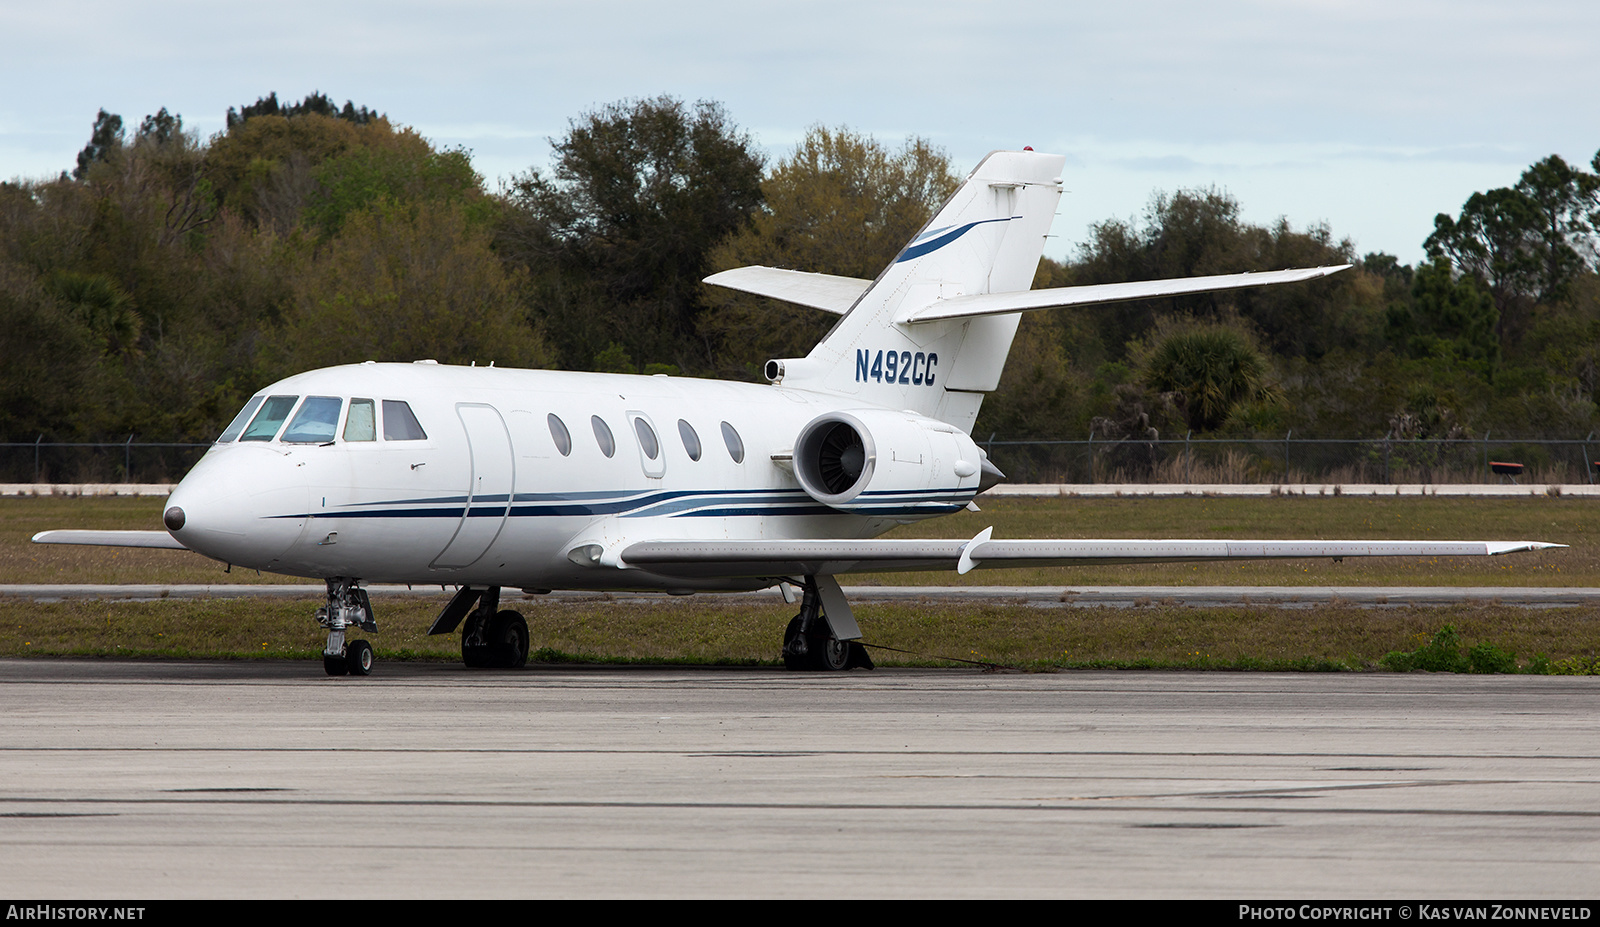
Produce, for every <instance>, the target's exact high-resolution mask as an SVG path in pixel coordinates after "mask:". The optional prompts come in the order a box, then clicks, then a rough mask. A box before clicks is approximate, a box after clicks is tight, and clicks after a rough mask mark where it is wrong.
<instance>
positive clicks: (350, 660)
mask: <svg viewBox="0 0 1600 927" xmlns="http://www.w3.org/2000/svg"><path fill="white" fill-rule="evenodd" d="M344 661H345V666H346V667H347V668H348V670H349V672H350V675H352V676H371V675H372V662H373V657H372V645H371V644H369V643H367V642H366V641H351V642H350V645H349V646H348V647H346V648H345V649H344Z"/></svg>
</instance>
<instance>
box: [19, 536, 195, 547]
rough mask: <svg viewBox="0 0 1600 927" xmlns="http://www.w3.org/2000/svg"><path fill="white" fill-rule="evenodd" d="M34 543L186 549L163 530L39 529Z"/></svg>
mask: <svg viewBox="0 0 1600 927" xmlns="http://www.w3.org/2000/svg"><path fill="white" fill-rule="evenodd" d="M33 543H35V544H87V545H89V546H92V547H160V548H165V549H166V550H188V549H189V548H187V547H184V546H183V545H182V544H179V543H178V541H177V539H176V538H174V537H173V536H172V535H170V534H168V533H166V532H165V531H41V532H39V533H38V534H36V535H34V536H33Z"/></svg>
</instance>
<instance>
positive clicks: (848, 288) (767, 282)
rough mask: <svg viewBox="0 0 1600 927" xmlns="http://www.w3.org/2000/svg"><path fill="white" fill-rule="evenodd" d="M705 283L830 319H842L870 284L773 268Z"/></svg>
mask: <svg viewBox="0 0 1600 927" xmlns="http://www.w3.org/2000/svg"><path fill="white" fill-rule="evenodd" d="M705 282H706V283H714V284H716V285H717V286H725V287H727V288H729V289H731V290H739V291H741V292H745V293H754V294H755V295H757V296H770V297H772V298H773V299H781V300H783V301H784V302H790V303H798V304H800V305H802V306H810V307H811V308H813V309H821V310H823V311H825V312H831V313H833V314H834V315H844V314H845V313H846V312H849V311H850V307H851V306H854V305H855V304H856V300H858V299H860V298H861V294H862V293H865V292H866V291H867V287H869V286H872V281H871V280H861V279H859V278H857V277H836V276H834V275H832V274H808V273H806V272H804V271H799V270H782V269H780V268H777V267H760V266H754V267H735V268H734V269H733V270H725V271H723V272H722V273H720V274H712V275H711V276H709V277H707V278H706V279H705Z"/></svg>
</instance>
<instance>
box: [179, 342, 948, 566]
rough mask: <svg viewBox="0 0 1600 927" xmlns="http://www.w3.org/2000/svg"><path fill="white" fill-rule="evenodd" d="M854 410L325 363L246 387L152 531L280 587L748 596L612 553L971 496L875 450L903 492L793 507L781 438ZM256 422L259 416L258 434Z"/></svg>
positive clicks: (722, 390) (642, 383)
mask: <svg viewBox="0 0 1600 927" xmlns="http://www.w3.org/2000/svg"><path fill="white" fill-rule="evenodd" d="M401 405H403V406H404V409H401V408H400V406H401ZM860 408H862V406H861V403H860V402H855V401H851V400H849V399H848V398H847V397H839V396H832V395H827V394H823V393H815V392H809V391H806V390H797V389H787V388H783V387H779V386H768V385H757V384H746V383H733V382H724V381H713V380H699V379H691V378H682V377H665V376H655V377H645V376H626V375H616V374H592V373H568V372H559V371H543V370H516V369H504V368H501V369H496V368H491V367H457V366H445V365H438V364H432V363H426V362H424V363H416V364H374V363H367V364H356V365H350V366H343V367H333V368H328V369H323V370H316V371H311V372H309V373H304V374H300V375H297V376H293V377H290V378H288V379H285V380H282V381H280V382H278V383H275V384H273V385H271V386H269V387H267V388H266V389H264V390H262V391H261V392H260V393H258V394H257V397H256V398H255V399H253V400H252V403H251V406H250V407H247V408H246V410H245V412H244V413H241V416H240V421H236V423H235V425H234V426H230V432H231V434H225V435H224V436H223V438H222V439H220V440H219V441H218V443H217V444H216V445H214V446H213V447H212V448H211V449H210V450H209V451H208V452H207V453H206V455H205V456H204V457H203V458H202V459H201V461H200V462H199V463H198V464H197V465H196V466H195V468H194V469H193V470H192V471H191V472H190V473H189V475H188V476H187V477H185V478H184V480H183V482H182V483H181V484H180V485H179V486H178V487H177V489H176V490H175V491H174V492H173V494H172V496H171V499H170V500H169V507H170V508H169V512H170V511H171V508H176V509H179V510H181V512H182V517H181V522H182V523H181V526H180V527H177V528H173V522H172V521H171V520H170V519H169V522H168V527H169V530H171V531H172V534H173V536H174V537H176V538H177V539H178V540H179V541H181V542H182V543H183V544H185V545H186V546H188V547H190V548H191V549H193V550H196V551H199V552H200V553H203V554H205V555H207V556H209V557H213V558H215V559H217V560H221V561H225V562H228V563H232V564H237V565H241V566H245V567H252V568H255V569H260V570H266V571H271V572H275V573H284V574H289V575H298V576H309V577H319V578H326V577H336V576H337V577H355V578H359V579H362V580H367V581H374V582H402V583H417V584H429V583H449V584H468V583H470V584H483V585H500V586H520V587H523V588H529V589H553V588H569V589H571V588H580V589H581V588H608V589H609V588H615V589H626V588H674V589H676V588H682V589H684V590H685V591H688V590H690V589H696V588H700V589H709V588H750V587H752V586H755V587H759V586H762V585H767V584H769V583H770V582H771V581H772V580H770V579H764V580H763V579H758V580H752V579H748V578H729V579H725V580H724V579H715V578H713V579H706V580H694V581H686V580H684V579H682V578H677V579H670V580H668V579H664V578H662V577H656V576H653V575H651V574H649V573H647V572H644V571H640V570H630V569H617V568H616V567H619V566H625V565H624V564H619V563H617V562H615V559H614V557H615V552H616V551H619V550H621V549H622V547H623V546H624V545H625V544H626V543H629V542H633V541H639V540H646V539H651V540H662V539H699V540H719V539H730V540H734V539H788V538H865V537H873V536H876V535H878V534H881V533H883V532H884V531H886V530H888V529H889V528H891V527H893V526H894V525H896V524H901V523H907V522H910V521H914V520H917V519H921V518H927V517H931V516H934V515H939V514H945V513H948V512H952V511H955V510H957V509H959V508H960V507H962V506H963V505H965V504H966V503H967V502H968V501H970V500H971V498H972V496H973V495H974V494H975V493H976V491H977V485H976V479H975V478H969V479H956V478H954V477H953V476H951V475H950V473H949V466H948V464H950V463H952V462H953V461H946V462H945V465H942V466H930V465H931V464H934V463H935V462H934V461H930V460H925V459H918V460H915V461H899V460H897V459H896V456H897V455H896V454H894V453H893V452H891V451H888V450H885V452H884V453H883V454H882V455H881V456H883V457H884V459H882V460H880V461H878V463H877V466H878V467H879V468H880V471H882V472H885V473H888V474H889V476H888V477H886V478H887V479H893V480H894V481H895V485H896V486H897V487H900V488H898V489H897V491H895V492H893V493H884V494H883V503H882V504H881V505H877V506H875V507H873V508H872V510H871V511H870V512H869V513H866V514H863V513H861V511H859V510H858V511H853V512H845V511H840V510H838V509H836V508H832V507H830V506H828V505H824V504H822V503H820V502H818V501H816V500H815V499H813V498H812V497H811V496H810V495H808V493H807V492H806V490H805V489H804V488H802V486H801V483H800V482H799V481H798V480H797V479H796V477H795V475H794V473H793V470H792V466H791V465H790V464H789V455H790V454H792V451H793V448H794V446H795V438H796V435H797V433H798V432H799V431H800V430H801V428H802V427H803V426H805V425H806V424H807V423H808V422H810V421H811V420H813V419H814V418H816V417H817V416H818V415H821V414H823V413H828V412H835V411H838V410H844V409H860ZM271 410H276V411H271ZM269 413H270V414H269ZM273 415H275V416H276V417H277V422H276V424H274V423H272V422H266V423H265V424H257V423H258V422H262V421H264V419H263V417H264V416H265V417H267V418H270V417H271V416H273ZM408 416H409V417H410V418H412V419H414V421H413V422H409V423H408V422H406V421H404V420H403V419H405V418H407V417H408ZM963 438H964V436H963ZM896 467H899V468H901V470H902V471H903V472H896V471H895V470H894V469H893V468H896ZM580 551H581V552H583V553H579V552H580ZM606 567H610V568H606Z"/></svg>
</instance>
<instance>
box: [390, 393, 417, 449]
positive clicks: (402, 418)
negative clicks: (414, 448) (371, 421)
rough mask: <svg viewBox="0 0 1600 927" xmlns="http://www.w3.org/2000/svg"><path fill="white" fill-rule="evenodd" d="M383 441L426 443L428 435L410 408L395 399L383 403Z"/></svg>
mask: <svg viewBox="0 0 1600 927" xmlns="http://www.w3.org/2000/svg"><path fill="white" fill-rule="evenodd" d="M383 440H385V441H426V440H428V433H427V432H425V431H423V430H422V425H421V424H420V423H419V422H418V421H417V417H416V416H415V415H413V414H411V406H410V405H409V404H407V403H404V402H400V401H399V400H397V399H385V400H384V401H383Z"/></svg>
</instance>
